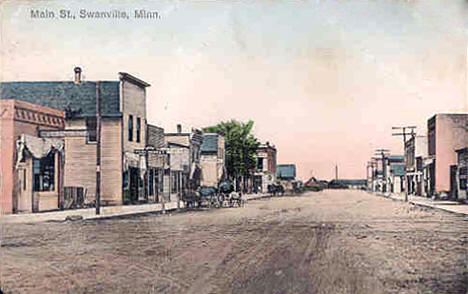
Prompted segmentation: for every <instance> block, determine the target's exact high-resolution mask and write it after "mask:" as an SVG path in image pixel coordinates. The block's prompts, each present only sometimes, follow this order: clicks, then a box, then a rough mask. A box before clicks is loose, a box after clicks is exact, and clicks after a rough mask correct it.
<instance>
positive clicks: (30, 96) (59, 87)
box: [0, 81, 121, 117]
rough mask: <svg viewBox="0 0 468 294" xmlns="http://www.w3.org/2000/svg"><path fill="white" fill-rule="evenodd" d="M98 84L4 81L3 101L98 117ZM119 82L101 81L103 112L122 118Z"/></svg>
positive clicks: (81, 115) (78, 115) (103, 113)
mask: <svg viewBox="0 0 468 294" xmlns="http://www.w3.org/2000/svg"><path fill="white" fill-rule="evenodd" d="M96 85H97V82H81V83H79V84H76V83H74V82H69V81H58V82H3V83H1V84H0V96H1V99H16V100H21V101H26V102H30V103H34V104H38V105H41V106H45V107H50V108H55V109H58V110H62V111H65V110H72V111H76V112H77V113H76V116H77V117H85V116H95V115H96V96H97V91H96V88H97V86H96ZM119 88H120V83H119V81H102V82H101V113H102V115H103V116H120V115H121V113H120V99H119V97H120V94H119V92H120V91H119Z"/></svg>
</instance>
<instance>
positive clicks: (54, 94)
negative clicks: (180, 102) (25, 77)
mask: <svg viewBox="0 0 468 294" xmlns="http://www.w3.org/2000/svg"><path fill="white" fill-rule="evenodd" d="M149 86H150V85H149V84H148V83H146V82H144V81H142V80H140V79H138V78H136V77H134V76H132V75H130V74H128V73H119V79H118V80H115V81H99V82H97V81H83V80H81V69H80V68H75V80H74V81H52V82H5V83H2V87H1V90H2V92H1V94H2V99H16V100H21V101H26V102H31V103H35V104H38V105H41V106H45V107H48V108H54V109H57V110H59V111H63V112H65V126H64V128H63V130H57V129H53V128H52V129H49V130H41V131H40V134H39V135H40V136H41V137H42V138H50V139H62V140H63V141H64V150H65V163H64V174H63V185H64V186H65V187H70V188H73V187H78V188H83V189H84V191H85V194H86V200H85V201H86V202H88V203H93V202H94V201H95V191H96V158H97V144H96V143H97V142H96V141H97V135H96V134H97V132H96V100H97V97H98V95H99V96H100V100H101V113H102V120H101V167H100V168H101V201H102V203H103V204H111V205H112V204H122V203H135V202H142V201H143V202H145V201H147V193H145V189H144V187H145V186H144V178H145V172H146V162H145V156H144V155H141V154H137V153H136V150H141V149H144V148H145V145H146V133H147V132H146V88H147V87H149Z"/></svg>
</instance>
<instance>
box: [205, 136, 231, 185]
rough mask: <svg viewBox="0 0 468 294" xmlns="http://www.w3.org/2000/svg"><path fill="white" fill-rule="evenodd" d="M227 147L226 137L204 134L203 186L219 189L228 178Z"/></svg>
mask: <svg viewBox="0 0 468 294" xmlns="http://www.w3.org/2000/svg"><path fill="white" fill-rule="evenodd" d="M225 157H226V146H225V139H224V136H222V135H220V134H210V133H208V134H207V133H205V134H203V143H202V145H201V157H200V166H201V183H200V184H201V186H205V187H218V184H219V183H220V182H221V181H222V180H224V179H225V178H226V165H225Z"/></svg>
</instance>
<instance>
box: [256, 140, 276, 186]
mask: <svg viewBox="0 0 468 294" xmlns="http://www.w3.org/2000/svg"><path fill="white" fill-rule="evenodd" d="M255 158H256V161H257V166H256V169H255V172H254V175H253V191H254V192H255V193H257V192H261V193H266V192H268V186H269V185H271V184H274V183H275V182H276V165H277V164H276V148H275V146H273V145H270V143H269V142H267V143H266V144H261V145H260V146H259V147H258V148H257V152H256V154H255Z"/></svg>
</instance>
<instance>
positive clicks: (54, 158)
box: [0, 85, 65, 214]
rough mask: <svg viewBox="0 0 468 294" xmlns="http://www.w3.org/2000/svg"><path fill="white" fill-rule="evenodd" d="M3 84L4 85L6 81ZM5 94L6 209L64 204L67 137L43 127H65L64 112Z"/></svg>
mask: <svg viewBox="0 0 468 294" xmlns="http://www.w3.org/2000/svg"><path fill="white" fill-rule="evenodd" d="M2 87H3V85H2ZM7 97H8V96H6V97H5V96H4V95H2V100H1V107H0V114H1V122H0V135H1V138H0V144H1V145H0V149H1V162H2V164H1V166H2V168H1V174H0V187H1V197H0V206H1V212H2V213H7V214H9V213H17V212H37V211H45V210H53V209H58V208H60V207H61V201H62V189H61V188H62V184H63V141H62V140H57V139H45V138H40V137H39V133H40V130H44V129H49V130H63V128H64V124H65V123H64V118H65V115H64V112H63V111H59V110H56V109H53V108H48V107H44V106H41V105H36V104H33V103H29V102H24V101H19V100H15V99H4V98H7Z"/></svg>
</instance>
